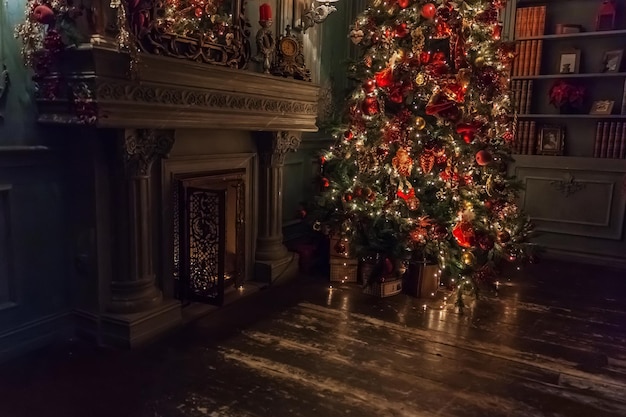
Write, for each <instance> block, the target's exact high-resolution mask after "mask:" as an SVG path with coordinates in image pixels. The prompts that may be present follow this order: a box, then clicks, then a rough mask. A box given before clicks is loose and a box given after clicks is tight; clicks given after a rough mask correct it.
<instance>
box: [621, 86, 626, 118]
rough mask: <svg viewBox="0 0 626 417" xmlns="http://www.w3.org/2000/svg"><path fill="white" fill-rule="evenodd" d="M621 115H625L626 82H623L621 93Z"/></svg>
mask: <svg viewBox="0 0 626 417" xmlns="http://www.w3.org/2000/svg"><path fill="white" fill-rule="evenodd" d="M621 114H626V80H624V90H623V92H622V111H621Z"/></svg>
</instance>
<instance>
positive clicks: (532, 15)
mask: <svg viewBox="0 0 626 417" xmlns="http://www.w3.org/2000/svg"><path fill="white" fill-rule="evenodd" d="M537 9H538V8H537V7H531V8H529V10H528V21H529V25H528V27H529V29H528V35H529V36H537V28H538V27H539V25H538V23H539V22H538V21H537V18H538V17H539V15H538V10H537Z"/></svg>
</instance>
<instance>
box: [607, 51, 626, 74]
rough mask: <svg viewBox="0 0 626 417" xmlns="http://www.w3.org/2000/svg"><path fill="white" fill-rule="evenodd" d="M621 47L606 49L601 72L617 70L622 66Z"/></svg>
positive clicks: (622, 52) (622, 53)
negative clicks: (611, 49)
mask: <svg viewBox="0 0 626 417" xmlns="http://www.w3.org/2000/svg"><path fill="white" fill-rule="evenodd" d="M623 55H624V50H623V49H615V50H613V51H606V52H605V53H604V57H603V58H602V72H619V70H620V68H621V66H622V56H623Z"/></svg>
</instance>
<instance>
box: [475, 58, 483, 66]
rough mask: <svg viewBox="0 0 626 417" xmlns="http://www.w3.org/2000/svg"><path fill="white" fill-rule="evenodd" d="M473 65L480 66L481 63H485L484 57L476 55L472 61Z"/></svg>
mask: <svg viewBox="0 0 626 417" xmlns="http://www.w3.org/2000/svg"><path fill="white" fill-rule="evenodd" d="M474 65H476V66H477V67H482V66H483V65H485V58H483V57H482V56H479V57H477V58H476V60H475V61H474Z"/></svg>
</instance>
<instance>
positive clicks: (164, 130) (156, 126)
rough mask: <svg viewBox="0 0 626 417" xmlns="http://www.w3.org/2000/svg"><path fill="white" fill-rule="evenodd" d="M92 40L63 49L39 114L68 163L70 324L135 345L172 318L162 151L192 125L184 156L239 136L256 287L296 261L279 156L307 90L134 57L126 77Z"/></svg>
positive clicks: (312, 115) (313, 96)
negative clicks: (288, 238) (287, 232)
mask: <svg viewBox="0 0 626 417" xmlns="http://www.w3.org/2000/svg"><path fill="white" fill-rule="evenodd" d="M96 41H97V39H94V41H92V43H91V44H89V45H83V46H81V47H79V48H76V49H70V50H67V51H65V52H64V54H65V56H64V58H63V60H62V61H61V63H62V64H63V65H62V66H61V67H60V68H59V69H58V71H57V72H53V73H52V74H51V75H50V76H49V77H48V79H47V80H44V81H43V83H44V84H45V83H46V82H51V81H55V80H59V81H60V84H59V86H60V88H59V89H58V94H57V95H56V96H54V97H53V98H47V99H43V98H42V99H39V100H38V105H39V111H40V112H39V121H40V122H41V123H45V124H54V125H56V126H60V128H59V129H60V131H59V135H58V137H59V139H58V143H59V146H61V147H65V149H66V151H67V152H66V153H67V158H68V160H69V161H68V164H67V166H68V178H72V180H71V185H70V186H68V188H69V189H68V195H69V196H71V197H69V198H71V199H72V200H75V201H72V210H73V212H72V213H70V216H71V218H72V222H73V234H74V236H75V237H74V239H75V240H76V241H80V242H81V244H78V243H77V244H76V248H75V251H74V258H75V260H74V262H75V263H79V264H80V268H77V270H76V271H74V275H75V277H74V280H75V282H76V286H77V287H80V289H79V290H77V291H76V292H77V295H76V303H75V304H76V312H77V314H76V316H77V323H78V328H79V330H81V331H82V333H83V334H87V335H90V336H93V337H94V338H97V339H98V340H99V341H101V342H103V343H105V344H115V345H121V346H135V345H139V344H142V343H144V342H146V341H148V340H149V339H151V338H153V337H154V336H156V335H158V334H160V333H162V332H164V331H166V330H167V329H169V328H171V327H174V326H176V325H178V324H180V323H181V306H180V303H178V302H176V301H175V300H173V299H172V297H171V296H172V294H171V291H170V290H171V285H169V284H168V283H167V282H169V280H170V279H171V278H172V277H171V276H169V273H171V269H169V268H166V267H164V265H163V263H162V262H161V260H162V259H163V257H169V256H171V253H170V252H168V253H166V252H167V250H168V249H167V246H168V245H167V243H168V239H169V237H168V233H169V231H168V230H167V228H166V227H163V224H166V223H167V222H163V221H162V219H161V218H160V216H162V215H163V213H164V212H165V211H166V210H167V208H166V206H164V205H163V201H164V200H163V198H164V193H165V192H167V190H166V188H167V184H168V181H169V178H168V177H167V175H171V172H170V171H168V170H170V169H171V167H172V166H176V165H171V164H170V165H168V164H167V163H166V162H167V157H168V154H169V153H170V151H172V149H174V152H176V149H177V148H176V145H177V141H178V140H179V139H178V138H179V136H181V135H182V136H185V135H186V134H185V133H184V132H189V131H191V130H194V131H200V132H203V133H202V134H200V135H197V136H194V137H193V138H192V139H190V140H187V139H189V138H187V139H186V144H185V147H186V148H187V149H188V152H187V153H186V154H185V155H186V157H193V156H194V155H206V152H204V151H202V149H205V148H206V145H207V144H209V143H210V141H212V140H229V139H228V138H226V139H225V137H224V135H223V134H222V135H221V136H219V135H218V136H215V135H212V132H214V131H220V132H225V131H226V132H228V131H231V132H247V133H246V135H247V137H249V138H250V139H251V142H250V144H249V146H250V147H251V148H250V149H247V150H246V152H251V153H250V156H246V158H245V162H242V163H243V164H244V165H246V167H248V168H247V169H248V170H249V171H250V172H249V173H248V174H247V175H250V181H249V186H250V187H252V188H253V189H254V192H253V195H254V202H253V203H254V204H253V206H252V207H251V209H252V211H253V215H252V218H253V219H254V222H251V224H252V225H254V230H252V232H251V233H250V234H249V235H250V238H251V239H252V241H251V242H247V244H246V247H247V248H248V249H246V251H247V252H248V253H250V254H251V255H250V256H252V257H253V259H252V261H253V262H252V263H253V266H254V267H253V268H249V270H250V271H254V279H256V280H262V281H264V282H267V283H271V282H273V280H274V279H276V278H278V277H285V276H288V275H290V274H293V273H295V272H296V271H297V257H296V256H295V255H293V254H291V253H289V252H288V251H287V249H286V248H285V246H284V245H283V244H282V187H283V185H282V181H283V178H282V177H283V163H284V158H285V154H286V153H287V152H290V151H294V150H296V149H297V147H298V145H299V143H300V137H301V134H302V132H305V131H315V130H317V128H316V125H315V119H316V115H317V96H318V86H316V85H314V84H311V83H306V82H302V81H296V80H290V79H284V78H277V77H273V76H269V75H264V74H257V73H253V72H249V71H244V70H232V69H227V68H221V67H215V66H211V65H203V64H197V63H193V62H188V61H184V60H176V59H173V58H164V57H159V56H152V55H146V54H141V55H140V57H141V59H140V61H139V65H138V67H137V68H138V71H137V73H136V75H137V77H136V78H131V77H129V68H130V64H129V58H128V56H127V55H125V54H121V53H119V52H117V50H115V49H114V48H112V47H111V46H110V43H107V42H96ZM55 82H58V81H55ZM77 90H79V91H82V92H83V93H85V92H87V93H88V98H89V102H90V105H91V108H92V109H93V110H94V114H93V117H91V118H87V119H86V118H85V117H84V114H81V113H80V112H77V109H78V108H79V105H80V104H81V102H80V100H77V99H76V97H77V96H76V94H75V93H76V91H77ZM82 97H83V98H84V97H85V96H84V94H83V96H82ZM55 131H58V129H55ZM232 136H241V135H239V134H233V135H232ZM246 143H248V142H246ZM190 147H191V148H190ZM189 149H191V150H189ZM231 155H234V154H233V153H231ZM222 156H223V155H222ZM184 157H185V156H184V155H183V159H184ZM215 157H216V158H218V159H219V158H220V155H217V154H216V156H215ZM164 158H165V159H164ZM174 160H176V161H180V160H181V159H180V157H179V156H177V157H176V158H174ZM177 163H178V162H177ZM168 172H170V174H168ZM164 210H165V211H164ZM85 236H87V238H86V237H85ZM85 242H88V243H85ZM249 278H252V277H249Z"/></svg>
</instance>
